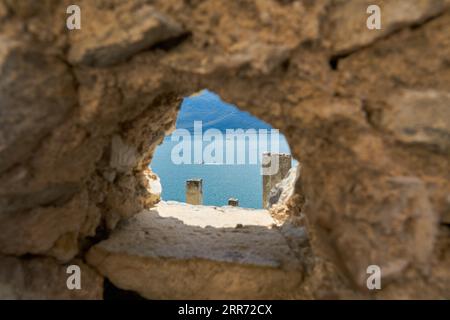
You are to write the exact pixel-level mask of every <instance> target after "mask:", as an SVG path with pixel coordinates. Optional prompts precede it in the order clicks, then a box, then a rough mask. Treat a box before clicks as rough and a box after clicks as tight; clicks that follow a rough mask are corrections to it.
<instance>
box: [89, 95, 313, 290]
mask: <svg viewBox="0 0 450 320" xmlns="http://www.w3.org/2000/svg"><path fill="white" fill-rule="evenodd" d="M175 127H176V128H175V130H174V131H172V133H171V134H170V135H169V136H167V137H165V139H164V141H163V142H162V143H161V144H160V146H159V147H158V148H157V149H156V150H155V152H154V154H153V158H152V162H151V164H150V165H149V167H150V168H151V171H152V172H153V173H155V174H156V175H157V176H158V178H157V179H160V184H161V185H162V194H161V201H159V203H157V204H156V205H155V206H153V207H151V208H150V209H148V210H144V211H142V212H140V213H138V214H136V215H135V216H133V217H131V218H129V219H128V220H126V221H124V222H123V223H121V224H119V225H118V226H117V228H116V229H115V230H114V231H113V234H112V235H111V236H110V237H109V239H106V240H105V241H103V242H101V243H100V244H98V245H96V246H95V247H94V248H93V249H91V251H90V253H89V257H88V259H89V261H90V263H92V264H93V265H95V266H96V267H97V268H99V269H100V270H101V272H102V273H103V274H104V275H105V276H106V277H107V279H108V282H107V284H108V286H105V292H106V293H107V297H113V296H120V297H122V298H136V296H135V295H134V294H133V293H138V294H139V296H141V297H144V298H147V299H165V298H169V299H231V298H233V299H251V298H253V299H254V298H255V297H256V298H261V299H267V298H274V297H275V298H286V297H294V296H296V295H298V296H299V297H300V294H301V293H299V292H298V288H300V284H301V282H302V281H303V271H304V263H305V261H306V259H305V258H304V253H303V252H302V251H301V250H302V249H301V248H305V247H307V246H308V245H309V244H308V240H307V234H306V230H305V228H304V227H299V226H297V227H296V228H292V224H290V223H287V220H286V218H287V217H288V216H289V214H288V211H289V209H288V207H287V202H288V200H289V198H290V197H291V196H292V195H293V193H294V185H295V181H296V179H297V176H298V174H299V171H300V170H299V163H298V162H297V161H295V160H293V159H292V157H291V154H290V148H289V146H288V144H287V142H286V139H285V138H284V136H283V135H282V134H280V132H279V131H278V130H276V129H274V128H272V127H271V126H270V125H269V124H267V123H265V122H263V121H261V120H259V119H258V118H256V117H253V116H252V115H250V114H249V113H246V112H242V111H241V110H239V109H238V108H237V107H236V106H234V105H230V104H227V103H225V102H223V101H222V100H221V99H220V97H219V96H218V95H216V94H215V93H213V92H211V91H208V90H203V91H200V92H198V93H196V94H194V95H191V96H189V97H186V98H185V99H184V100H183V102H182V104H181V106H180V110H179V112H178V117H177V121H176V125H175ZM155 181H156V182H155ZM155 181H154V182H153V183H154V184H157V181H158V180H155ZM151 189H152V191H154V192H156V191H158V190H157V189H158V188H157V187H155V186H152V188H151ZM283 210H284V216H283V217H281V218H280V216H282V214H279V213H280V212H283ZM123 252H126V253H127V254H126V255H123V254H122V253H123ZM130 270H133V271H132V272H130ZM119 288H120V289H119ZM123 289H126V290H129V291H123Z"/></svg>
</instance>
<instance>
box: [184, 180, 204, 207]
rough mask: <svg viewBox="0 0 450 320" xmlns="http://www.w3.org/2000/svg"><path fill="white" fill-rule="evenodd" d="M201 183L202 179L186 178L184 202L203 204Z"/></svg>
mask: <svg viewBox="0 0 450 320" xmlns="http://www.w3.org/2000/svg"><path fill="white" fill-rule="evenodd" d="M202 184H203V180H202V179H189V180H186V203H189V204H194V205H201V204H203V188H202Z"/></svg>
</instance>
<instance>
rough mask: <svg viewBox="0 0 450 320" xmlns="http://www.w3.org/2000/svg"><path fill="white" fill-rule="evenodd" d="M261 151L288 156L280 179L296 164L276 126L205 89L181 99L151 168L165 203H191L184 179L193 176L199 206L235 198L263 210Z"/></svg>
mask: <svg viewBox="0 0 450 320" xmlns="http://www.w3.org/2000/svg"><path fill="white" fill-rule="evenodd" d="M264 153H272V154H273V155H274V154H281V155H283V156H286V157H287V158H289V159H287V160H283V161H282V162H280V163H279V164H280V165H281V167H280V168H279V169H280V170H283V172H281V173H280V174H281V176H282V177H283V178H284V177H285V176H286V175H287V173H288V171H289V169H290V168H295V167H297V165H298V162H297V161H296V160H295V159H293V158H292V157H291V151H290V148H289V145H288V143H287V141H286V139H285V137H284V136H283V134H281V133H280V132H279V131H278V130H277V129H275V128H273V127H272V126H270V125H269V124H267V123H266V122H264V121H262V120H260V119H258V118H256V117H254V116H252V115H250V114H249V113H247V112H244V111H241V110H239V108H237V107H236V106H234V105H231V104H228V103H225V102H224V101H223V100H222V99H221V98H220V97H219V96H218V95H217V94H215V93H213V92H211V91H209V90H203V91H201V92H199V93H197V94H195V95H192V96H190V97H186V98H185V99H184V100H183V102H182V105H181V108H180V111H179V113H178V117H177V121H176V129H175V131H174V132H173V133H172V134H170V135H169V136H166V137H165V138H164V141H163V143H162V144H161V145H160V146H158V147H157V149H156V150H155V153H154V155H153V159H152V162H151V164H150V167H151V168H152V170H153V172H154V173H156V174H157V175H158V176H159V178H160V180H161V184H162V196H161V197H162V199H163V200H164V201H177V202H189V201H188V199H186V192H187V183H189V182H188V181H189V180H194V181H192V183H193V184H194V183H201V187H202V190H201V191H202V199H201V200H202V201H201V204H204V205H211V206H225V205H228V201H229V199H236V200H238V201H239V206H241V207H245V208H254V209H262V208H265V207H267V205H266V204H264V203H263V198H264V197H263V191H264V190H263V189H264V187H263V176H264V172H263V171H264V169H263V168H262V164H263V161H266V160H265V159H264V156H263V154H264ZM278 176H280V175H278ZM195 180H201V181H200V182H197V181H195ZM274 181H275V177H274ZM277 182H278V181H277ZM273 184H276V183H275V182H273ZM273 186H274V185H273ZM199 204H200V203H199Z"/></svg>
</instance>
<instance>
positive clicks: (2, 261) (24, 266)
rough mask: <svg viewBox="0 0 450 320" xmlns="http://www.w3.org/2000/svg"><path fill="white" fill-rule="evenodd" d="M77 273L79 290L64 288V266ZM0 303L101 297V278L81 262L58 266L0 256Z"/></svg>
mask: <svg viewBox="0 0 450 320" xmlns="http://www.w3.org/2000/svg"><path fill="white" fill-rule="evenodd" d="M72 264H76V265H78V266H79V267H80V270H81V289H80V290H69V289H68V288H67V283H66V281H67V277H68V276H69V275H68V274H67V272H66V270H67V266H69V265H72ZM0 270H1V271H0V299H8V300H11V299H24V300H31V299H33V300H34V299H38V300H42V299H58V300H66V299H88V300H99V299H102V297H103V278H102V277H101V276H100V275H99V274H98V273H97V272H96V271H95V270H93V269H92V268H91V267H89V266H87V265H86V264H84V263H83V262H82V261H79V260H74V261H71V262H70V263H68V264H67V265H60V264H58V263H57V262H55V261H54V260H52V259H50V258H33V259H26V258H24V259H19V258H13V257H7V256H0Z"/></svg>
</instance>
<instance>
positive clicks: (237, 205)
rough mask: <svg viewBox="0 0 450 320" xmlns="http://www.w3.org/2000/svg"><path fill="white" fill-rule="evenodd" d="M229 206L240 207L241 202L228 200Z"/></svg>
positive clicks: (232, 199)
mask: <svg viewBox="0 0 450 320" xmlns="http://www.w3.org/2000/svg"><path fill="white" fill-rule="evenodd" d="M228 205H229V206H232V207H239V200H238V199H235V198H230V199H228Z"/></svg>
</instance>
